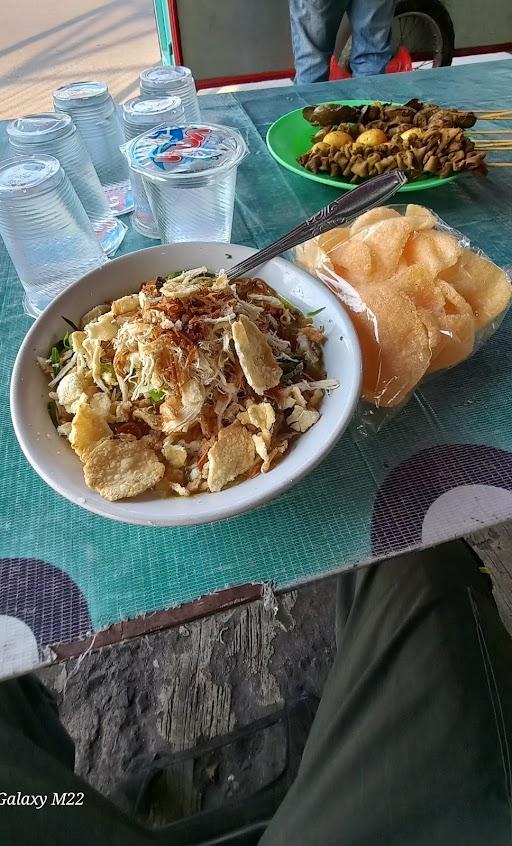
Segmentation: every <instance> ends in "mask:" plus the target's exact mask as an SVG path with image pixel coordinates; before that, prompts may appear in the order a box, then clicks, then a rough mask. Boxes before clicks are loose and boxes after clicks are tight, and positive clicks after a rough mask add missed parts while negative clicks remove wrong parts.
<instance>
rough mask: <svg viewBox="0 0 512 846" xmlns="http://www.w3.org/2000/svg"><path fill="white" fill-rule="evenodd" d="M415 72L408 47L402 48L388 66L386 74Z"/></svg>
mask: <svg viewBox="0 0 512 846" xmlns="http://www.w3.org/2000/svg"><path fill="white" fill-rule="evenodd" d="M412 70H413V66H412V56H411V54H410V53H409V51H408V49H407V48H406V47H400V48H399V49H398V51H397V53H396V54H395V55H394V56H393V58H392V59H390V60H389V62H388V63H387V65H386V70H385V73H408V72H409V71H412Z"/></svg>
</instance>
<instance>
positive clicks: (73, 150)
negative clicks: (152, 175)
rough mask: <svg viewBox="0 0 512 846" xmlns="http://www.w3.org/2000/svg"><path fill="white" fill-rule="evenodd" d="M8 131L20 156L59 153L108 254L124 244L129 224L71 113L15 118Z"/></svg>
mask: <svg viewBox="0 0 512 846" xmlns="http://www.w3.org/2000/svg"><path fill="white" fill-rule="evenodd" d="M7 135H8V136H9V142H10V144H11V147H12V150H13V154H14V155H16V156H27V155H38V154H40V153H43V154H48V155H51V156H55V158H56V159H58V160H59V162H60V163H61V165H62V167H63V168H64V170H65V172H66V175H67V176H68V177H69V179H70V181H71V184H72V186H73V188H74V189H75V191H76V193H77V194H78V197H79V199H80V201H81V203H82V205H83V207H84V209H85V211H86V212H87V216H88V218H89V220H90V221H91V223H92V226H93V229H94V231H95V232H96V237H97V238H98V241H99V242H100V244H101V246H102V248H103V249H104V250H105V252H106V253H107V255H111V254H112V253H115V251H116V250H117V248H118V247H119V245H120V244H121V242H122V240H123V238H124V236H125V234H126V226H125V225H124V223H122V221H120V220H118V219H117V218H116V217H115V216H114V215H113V213H112V212H111V211H110V207H109V205H108V202H107V198H106V197H105V194H104V193H103V189H102V187H101V184H100V181H99V179H98V174H97V173H96V171H95V170H94V166H93V163H92V161H91V157H90V156H89V153H88V152H87V149H86V147H85V144H84V142H83V141H82V139H81V137H80V135H79V134H78V132H77V129H76V126H75V125H74V123H73V121H72V120H71V117H70V116H69V115H66V114H63V113H60V114H57V113H56V112H47V113H44V114H38V115H28V116H27V117H22V118H18V119H17V120H13V121H12V122H11V123H10V124H9V125H8V127H7Z"/></svg>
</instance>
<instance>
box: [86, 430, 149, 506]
mask: <svg viewBox="0 0 512 846" xmlns="http://www.w3.org/2000/svg"><path fill="white" fill-rule="evenodd" d="M164 472H165V466H164V464H163V463H162V462H161V461H159V460H158V458H157V457H156V455H155V453H154V451H153V450H152V449H150V447H148V446H146V444H144V443H142V442H141V441H128V440H103V441H101V443H100V444H98V445H97V446H96V447H95V448H94V449H93V450H92V452H90V453H89V454H88V457H87V461H86V462H85V465H84V479H85V483H86V485H87V486H88V487H89V488H92V489H93V490H95V491H98V493H99V494H101V496H103V497H105V499H108V500H110V502H115V501H116V500H118V499H125V498H127V497H132V496H137V495H138V494H141V493H143V492H144V491H147V490H149V489H150V488H152V487H153V485H156V483H157V482H159V481H160V479H161V478H162V476H163V475H164Z"/></svg>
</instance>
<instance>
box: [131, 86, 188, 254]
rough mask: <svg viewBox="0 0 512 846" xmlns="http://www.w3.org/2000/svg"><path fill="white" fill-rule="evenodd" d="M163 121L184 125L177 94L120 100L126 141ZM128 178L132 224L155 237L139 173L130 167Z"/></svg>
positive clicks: (170, 124) (149, 209) (155, 229)
mask: <svg viewBox="0 0 512 846" xmlns="http://www.w3.org/2000/svg"><path fill="white" fill-rule="evenodd" d="M164 122H165V123H166V124H167V125H169V126H181V125H183V123H184V112H183V106H182V104H181V100H180V98H179V97H149V96H142V97H134V98H133V99H132V100H127V102H126V103H123V124H124V135H125V138H126V140H127V141H131V140H132V138H136V137H137V135H140V134H141V133H142V132H144V131H145V130H148V129H151V128H152V127H154V126H158V125H159V124H161V123H164ZM131 182H132V188H133V200H134V203H135V211H134V213H133V217H132V224H133V226H134V228H135V229H136V230H137V232H140V234H141V235H145V236H146V238H158V237H159V234H158V227H157V225H156V221H155V218H154V217H153V212H152V211H151V206H150V205H149V201H148V198H147V194H146V191H145V188H144V185H143V184H142V177H141V175H140V174H139V173H135V172H134V171H132V174H131Z"/></svg>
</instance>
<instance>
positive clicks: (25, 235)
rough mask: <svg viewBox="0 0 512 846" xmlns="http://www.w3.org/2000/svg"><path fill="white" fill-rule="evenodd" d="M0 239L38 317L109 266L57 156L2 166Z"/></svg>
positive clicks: (27, 303) (27, 158) (26, 301)
mask: <svg viewBox="0 0 512 846" xmlns="http://www.w3.org/2000/svg"><path fill="white" fill-rule="evenodd" d="M0 235H1V236H2V238H3V240H4V242H5V246H6V247H7V250H8V252H9V255H10V257H11V259H12V261H13V264H14V267H15V268H16V271H17V273H18V276H19V277H20V280H21V284H22V285H23V287H24V289H25V299H24V306H25V310H26V312H27V313H28V314H30V315H31V316H32V317H37V316H38V315H39V314H40V313H41V311H42V310H43V309H44V308H46V306H47V305H48V303H49V302H50V301H51V300H52V299H53V298H54V297H56V296H57V294H60V293H61V291H63V290H64V289H65V288H66V287H67V286H68V285H69V284H70V283H71V282H75V281H76V280H77V279H79V278H80V277H81V276H83V275H84V274H85V273H88V272H89V271H91V270H94V268H96V267H99V266H100V265H102V264H104V263H105V262H106V261H108V259H107V257H106V255H105V253H104V252H103V250H102V249H101V247H100V245H99V243H98V240H97V238H96V235H95V234H94V230H93V228H92V226H91V223H90V221H89V218H88V217H87V214H86V212H85V209H84V207H83V206H82V204H81V202H80V200H79V199H78V196H77V194H76V192H75V189H74V188H73V186H72V185H71V182H70V181H69V179H68V177H67V176H66V174H65V173H64V170H63V168H62V167H61V165H60V163H59V161H58V160H57V159H55V158H54V157H53V156H44V155H39V156H24V157H23V158H19V159H10V160H8V161H4V162H2V164H1V165H0Z"/></svg>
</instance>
